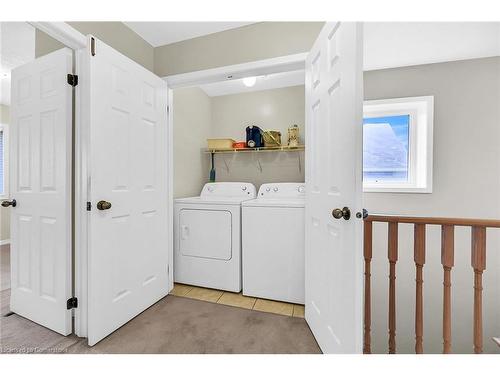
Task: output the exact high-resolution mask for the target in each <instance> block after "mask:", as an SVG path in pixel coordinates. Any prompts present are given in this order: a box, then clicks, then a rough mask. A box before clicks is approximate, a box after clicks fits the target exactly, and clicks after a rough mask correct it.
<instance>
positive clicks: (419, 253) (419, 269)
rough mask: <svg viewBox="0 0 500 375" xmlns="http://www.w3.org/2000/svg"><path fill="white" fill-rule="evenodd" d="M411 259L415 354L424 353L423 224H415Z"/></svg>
mask: <svg viewBox="0 0 500 375" xmlns="http://www.w3.org/2000/svg"><path fill="white" fill-rule="evenodd" d="M413 252H414V254H413V259H414V261H415V267H416V278H415V281H416V293H415V294H416V295H415V353H417V354H422V353H423V352H424V346H423V334H424V312H423V305H424V301H423V291H422V286H423V284H424V279H423V275H422V274H423V267H424V264H425V224H415V231H414V243H413Z"/></svg>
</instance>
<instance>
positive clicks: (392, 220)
mask: <svg viewBox="0 0 500 375" xmlns="http://www.w3.org/2000/svg"><path fill="white" fill-rule="evenodd" d="M373 222H382V223H388V249H387V258H388V260H389V353H390V354H393V353H396V263H397V261H398V225H399V224H400V223H405V224H413V225H414V242H413V244H414V245H413V246H414V255H413V259H414V261H415V273H416V277H415V282H416V290H415V353H417V354H421V353H423V352H424V348H423V335H424V332H423V326H424V314H423V268H424V264H425V233H426V225H440V226H441V264H442V266H443V353H445V354H447V353H451V270H452V268H453V266H454V248H455V239H454V237H455V227H456V226H461V227H470V228H471V266H472V268H473V270H474V323H473V324H474V327H473V335H474V338H473V343H474V353H482V352H483V313H482V307H483V304H482V296H483V285H482V282H483V272H484V271H485V269H486V228H500V220H486V219H459V218H438V217H435V218H432V217H408V216H388V215H385V216H384V215H369V216H368V217H366V218H365V220H364V252H363V254H364V260H365V296H364V302H365V311H364V312H365V314H364V343H363V353H365V354H369V353H371V260H372V256H373V243H372V242H373Z"/></svg>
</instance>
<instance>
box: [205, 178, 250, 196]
mask: <svg viewBox="0 0 500 375" xmlns="http://www.w3.org/2000/svg"><path fill="white" fill-rule="evenodd" d="M256 191H257V189H255V186H254V185H253V184H251V183H249V182H209V183H206V184H205V186H203V189H202V190H201V194H200V195H201V196H202V197H225V198H238V197H242V198H243V197H248V198H255V197H256Z"/></svg>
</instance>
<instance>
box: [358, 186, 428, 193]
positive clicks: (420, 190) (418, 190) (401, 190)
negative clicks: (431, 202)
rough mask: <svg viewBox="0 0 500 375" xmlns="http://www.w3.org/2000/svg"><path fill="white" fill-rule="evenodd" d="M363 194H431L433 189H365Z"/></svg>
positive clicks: (387, 187)
mask: <svg viewBox="0 0 500 375" xmlns="http://www.w3.org/2000/svg"><path fill="white" fill-rule="evenodd" d="M363 193H396V194H400V193H402V194H404V193H407V194H431V193H432V188H430V187H426V188H418V187H389V186H386V187H382V186H381V187H364V188H363Z"/></svg>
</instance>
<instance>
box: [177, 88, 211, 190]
mask: <svg viewBox="0 0 500 375" xmlns="http://www.w3.org/2000/svg"><path fill="white" fill-rule="evenodd" d="M173 119H174V198H181V197H189V196H195V195H199V194H200V191H201V188H202V187H203V184H204V183H205V182H207V181H208V173H209V164H208V161H209V158H208V156H207V155H205V154H203V153H202V152H201V150H202V148H203V147H206V143H207V138H209V137H210V130H211V119H212V109H211V102H210V97H208V96H207V95H206V94H205V93H204V92H203V90H201V89H199V88H196V87H194V88H185V89H176V90H175V91H174V99H173Z"/></svg>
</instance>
